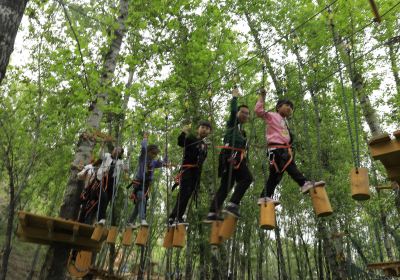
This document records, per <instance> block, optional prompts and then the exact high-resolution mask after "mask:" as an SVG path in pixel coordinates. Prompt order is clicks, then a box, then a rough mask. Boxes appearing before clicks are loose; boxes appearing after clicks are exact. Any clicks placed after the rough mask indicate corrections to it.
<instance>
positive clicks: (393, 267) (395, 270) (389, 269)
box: [367, 261, 400, 277]
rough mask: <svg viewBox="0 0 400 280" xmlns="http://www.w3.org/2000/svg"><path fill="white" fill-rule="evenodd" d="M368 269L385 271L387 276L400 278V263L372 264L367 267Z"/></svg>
mask: <svg viewBox="0 0 400 280" xmlns="http://www.w3.org/2000/svg"><path fill="white" fill-rule="evenodd" d="M367 268H368V269H379V270H383V273H384V274H385V275H386V276H397V277H399V276H400V261H394V262H383V263H370V264H368V265H367Z"/></svg>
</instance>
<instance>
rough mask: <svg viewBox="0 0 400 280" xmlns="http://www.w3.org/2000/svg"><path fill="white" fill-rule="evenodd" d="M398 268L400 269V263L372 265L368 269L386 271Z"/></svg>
mask: <svg viewBox="0 0 400 280" xmlns="http://www.w3.org/2000/svg"><path fill="white" fill-rule="evenodd" d="M397 267H400V261H392V262H380V263H370V264H368V265H367V268H370V269H386V268H397Z"/></svg>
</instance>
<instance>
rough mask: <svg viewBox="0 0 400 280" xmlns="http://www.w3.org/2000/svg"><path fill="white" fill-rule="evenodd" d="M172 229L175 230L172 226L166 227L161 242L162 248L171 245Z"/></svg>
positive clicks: (172, 238)
mask: <svg viewBox="0 0 400 280" xmlns="http://www.w3.org/2000/svg"><path fill="white" fill-rule="evenodd" d="M174 231H175V229H174V228H173V227H168V228H167V232H166V233H165V236H164V242H163V247H164V248H171V247H172V241H173V240H174Z"/></svg>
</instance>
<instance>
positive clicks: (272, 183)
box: [254, 89, 325, 204]
mask: <svg viewBox="0 0 400 280" xmlns="http://www.w3.org/2000/svg"><path fill="white" fill-rule="evenodd" d="M265 94H266V91H265V89H261V90H260V97H259V98H258V101H257V103H256V106H255V108H254V112H255V113H256V115H257V116H258V117H260V118H262V119H263V120H264V121H265V123H266V125H267V127H266V131H265V138H266V140H267V144H268V157H269V161H270V165H269V177H268V180H267V183H266V184H265V188H264V189H263V191H262V192H261V194H260V198H259V199H258V204H262V203H264V202H268V201H271V202H274V203H275V204H279V201H277V200H275V199H273V194H274V191H275V188H276V186H277V185H278V184H279V182H280V181H281V180H282V176H283V172H284V171H287V173H289V175H290V177H292V178H293V180H295V181H296V183H297V184H299V186H300V191H301V192H302V193H303V194H305V193H307V192H308V191H309V190H310V189H311V188H312V187H313V186H319V185H323V184H325V182H324V181H319V182H312V181H309V180H308V179H307V178H306V177H304V175H303V173H301V172H300V171H299V170H298V168H297V166H296V163H295V162H294V156H293V152H292V148H291V144H292V136H291V133H290V130H289V127H288V123H287V118H288V117H290V116H291V115H292V113H293V103H292V102H291V101H290V100H288V99H281V100H279V101H278V103H277V104H276V107H275V109H276V112H266V111H265V110H264V102H265Z"/></svg>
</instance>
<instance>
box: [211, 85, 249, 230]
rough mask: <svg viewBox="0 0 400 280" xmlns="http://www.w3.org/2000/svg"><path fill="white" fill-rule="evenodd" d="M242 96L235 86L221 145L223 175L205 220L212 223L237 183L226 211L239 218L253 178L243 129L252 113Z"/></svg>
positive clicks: (219, 166)
mask: <svg viewBox="0 0 400 280" xmlns="http://www.w3.org/2000/svg"><path fill="white" fill-rule="evenodd" d="M238 96H239V90H238V88H236V87H235V88H234V89H233V91H232V100H231V104H230V116H229V120H228V122H227V129H226V132H225V136H224V146H222V147H220V148H221V149H222V150H221V153H220V157H219V165H218V175H219V176H220V177H221V184H220V187H219V189H218V191H217V192H216V194H215V195H214V198H213V200H212V202H211V205H210V210H209V213H208V215H207V218H206V220H205V222H206V223H211V222H213V221H215V220H217V219H218V215H219V212H220V210H221V207H222V204H223V203H224V201H225V199H226V197H227V195H228V192H229V191H230V190H231V189H232V188H233V185H234V183H235V182H236V186H235V190H234V192H233V194H232V196H231V199H230V202H229V203H228V205H227V206H226V208H225V210H226V211H227V212H230V213H232V214H233V215H235V216H237V217H239V216H240V214H239V204H240V201H241V199H242V197H243V195H244V194H245V192H246V190H247V189H248V188H249V186H250V185H251V183H252V181H253V176H252V174H251V172H250V170H249V168H248V167H247V159H246V146H247V138H246V132H245V131H244V129H243V125H244V124H245V123H246V122H247V121H248V119H249V114H250V112H249V108H248V107H247V105H240V106H239V107H238V105H237V99H238Z"/></svg>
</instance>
